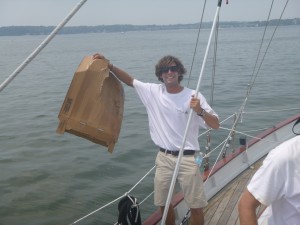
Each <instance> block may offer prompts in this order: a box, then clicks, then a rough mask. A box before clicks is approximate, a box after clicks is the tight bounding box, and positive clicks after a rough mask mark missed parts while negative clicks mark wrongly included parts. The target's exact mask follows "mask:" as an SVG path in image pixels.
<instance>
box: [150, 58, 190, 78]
mask: <svg viewBox="0 0 300 225" xmlns="http://www.w3.org/2000/svg"><path fill="white" fill-rule="evenodd" d="M172 63H175V64H176V66H177V67H178V74H179V77H178V81H179V83H180V81H182V79H183V75H184V74H185V73H186V69H185V68H184V66H183V64H182V62H181V61H180V60H179V59H178V58H176V57H174V56H171V55H167V56H164V57H162V58H161V59H160V60H159V61H158V63H157V64H156V65H155V75H156V76H157V78H158V80H159V81H161V82H164V81H163V79H162V78H161V74H162V72H161V68H162V67H166V66H169V65H171V64H172Z"/></svg>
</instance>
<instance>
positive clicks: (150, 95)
mask: <svg viewBox="0 0 300 225" xmlns="http://www.w3.org/2000/svg"><path fill="white" fill-rule="evenodd" d="M93 58H94V59H105V57H104V56H103V55H101V54H98V53H97V54H95V55H94V56H93ZM108 67H109V69H110V70H111V72H113V73H114V74H115V75H116V76H117V77H118V79H119V80H121V81H122V82H124V83H125V84H127V85H129V86H131V87H134V88H135V90H136V92H137V94H138V96H139V97H140V99H141V101H142V102H143V104H144V106H145V107H146V110H147V114H148V120H149V127H150V135H151V138H152V140H153V142H154V143H155V144H156V145H157V147H158V149H159V151H158V154H157V157H156V173H155V178H154V203H155V205H157V206H159V207H160V209H161V212H162V213H163V211H164V206H165V204H166V201H167V196H168V192H169V188H170V184H171V181H172V176H173V172H174V169H175V166H176V161H177V156H178V152H179V150H180V148H181V145H182V142H183V136H184V132H185V128H186V125H187V121H188V117H189V111H190V110H191V109H192V110H193V111H194V112H193V115H192V119H191V120H192V121H191V125H190V129H189V132H188V134H187V138H186V144H185V148H184V149H185V151H184V153H183V157H182V161H181V164H180V169H179V172H178V176H177V181H178V182H179V184H180V186H181V189H182V191H183V193H184V199H185V201H186V203H187V205H188V206H189V208H190V209H191V220H192V225H204V216H203V211H202V208H203V207H204V206H206V204H207V202H206V199H205V195H204V189H203V182H202V177H201V174H200V171H199V168H198V166H197V164H196V163H195V159H194V154H195V150H198V151H199V150H200V149H199V143H198V133H199V128H200V126H202V127H205V128H206V125H208V126H209V127H211V128H215V129H217V128H219V120H218V116H217V114H216V113H215V112H214V111H213V109H212V108H211V107H210V106H209V105H208V103H207V102H206V100H205V98H204V97H203V95H202V94H201V93H198V95H196V93H195V91H194V90H191V89H189V88H186V87H183V86H181V85H180V82H181V80H182V79H183V75H184V74H185V73H186V69H185V68H184V66H183V64H182V63H181V61H180V60H179V59H178V58H176V57H173V56H165V57H163V58H162V59H161V60H159V62H158V64H157V65H156V67H155V74H156V76H157V78H158V80H159V81H161V82H162V84H154V83H143V82H141V81H139V80H137V79H134V78H133V77H131V76H130V75H129V74H128V73H126V72H125V71H123V70H121V69H120V68H117V67H116V66H114V65H113V64H111V63H109V66H108ZM196 96H197V97H196ZM166 224H167V225H175V213H174V209H173V206H172V205H171V206H170V207H169V210H168V215H167V219H166Z"/></svg>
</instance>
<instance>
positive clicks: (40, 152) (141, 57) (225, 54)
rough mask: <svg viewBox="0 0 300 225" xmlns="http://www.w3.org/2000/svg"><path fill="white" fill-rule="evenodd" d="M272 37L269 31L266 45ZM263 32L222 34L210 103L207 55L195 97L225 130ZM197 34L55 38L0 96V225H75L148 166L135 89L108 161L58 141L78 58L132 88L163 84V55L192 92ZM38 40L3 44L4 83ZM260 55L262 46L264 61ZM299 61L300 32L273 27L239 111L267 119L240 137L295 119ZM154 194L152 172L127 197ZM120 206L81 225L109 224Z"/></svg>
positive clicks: (247, 125) (247, 121)
mask: <svg viewBox="0 0 300 225" xmlns="http://www.w3.org/2000/svg"><path fill="white" fill-rule="evenodd" d="M273 29H274V27H270V28H269V29H268V30H267V34H266V40H267V41H268V40H269V39H270V38H271V34H272V31H273ZM263 31H264V30H263V28H234V29H231V28H228V29H221V30H219V34H218V36H219V41H218V45H217V49H218V53H217V66H216V75H215V79H214V91H213V98H212V94H211V87H212V85H211V83H212V78H211V77H212V72H211V70H212V69H211V67H212V64H213V61H212V57H211V56H212V50H211V51H210V54H209V58H208V61H207V66H206V68H205V72H204V75H203V79H202V81H201V85H200V91H201V92H202V93H203V94H204V95H205V96H206V98H207V100H208V101H209V102H211V104H212V105H213V108H214V109H215V111H216V112H217V113H218V114H219V116H220V120H221V121H222V120H224V119H226V118H227V117H228V116H230V115H232V114H233V113H234V112H237V111H238V110H239V108H240V106H241V104H242V103H243V101H244V99H245V96H246V90H247V87H248V85H249V84H250V83H251V75H252V74H253V66H254V64H255V62H256V56H257V54H258V50H259V46H260V41H261V36H262V34H263ZM197 32H198V31H197V30H171V31H163V30H162V31H140V32H125V33H97V34H78V35H58V36H56V37H55V38H54V39H53V40H52V42H51V43H50V44H49V45H48V46H47V47H46V48H45V49H44V50H43V51H42V52H41V53H40V54H39V55H38V56H37V57H36V58H35V59H34V60H33V61H32V62H31V63H30V64H29V65H28V66H27V67H26V68H25V69H24V70H23V71H22V72H21V73H20V74H19V75H18V76H17V77H16V78H15V80H13V82H12V83H11V84H9V85H8V86H7V87H6V88H5V89H4V90H3V91H2V92H1V93H0V126H1V133H0V197H1V198H0V199H1V200H0V224H1V225H17V224H28V225H53V224H56V225H66V224H71V223H72V222H74V221H76V220H77V219H79V218H81V217H83V216H85V215H87V214H88V213H90V212H92V211H94V210H96V209H98V208H100V207H102V206H104V205H105V204H107V203H109V202H111V201H112V200H114V199H116V198H118V197H119V196H121V195H123V194H124V193H125V192H127V191H128V190H129V189H130V188H131V187H132V186H133V185H134V184H135V183H137V182H138V181H139V179H140V178H141V177H143V176H144V175H145V174H146V173H147V172H148V171H149V170H150V169H151V168H152V167H153V166H154V160H155V156H156V154H157V151H158V150H157V147H156V146H154V144H153V143H152V141H151V139H150V135H149V130H148V121H147V115H146V111H145V109H144V106H143V105H142V103H141V102H140V101H139V100H138V98H137V95H136V94H135V92H134V89H133V88H130V87H127V86H124V91H125V106H124V117H123V123H122V129H121V132H120V136H119V140H118V143H117V144H116V146H115V149H114V152H113V153H112V154H110V153H108V152H107V149H106V148H105V147H103V146H100V145H96V144H94V143H91V142H89V141H87V140H85V139H82V138H79V137H76V136H74V135H71V134H68V133H66V134H64V135H58V134H56V132H55V131H56V128H57V125H58V119H57V116H58V113H59V110H60V107H61V105H62V103H63V100H64V97H65V95H66V92H67V90H68V88H69V85H70V82H71V80H72V78H73V74H74V72H75V70H76V68H77V66H78V65H79V63H80V61H81V60H82V58H83V57H84V56H86V55H91V54H93V53H96V52H101V53H102V54H104V55H105V56H106V57H107V58H108V59H110V61H111V62H112V63H113V64H114V65H116V66H118V67H120V68H123V69H124V70H126V71H127V72H129V73H130V74H131V75H132V76H134V77H136V78H137V79H140V80H142V81H146V82H159V81H158V80H157V78H156V76H155V74H154V66H155V64H156V63H157V61H158V60H159V59H160V58H161V57H162V56H164V55H167V54H171V55H175V56H177V57H179V58H180V59H181V60H182V61H183V63H184V65H185V66H186V68H187V70H188V72H187V74H186V76H185V78H184V80H183V85H185V86H187V85H188V86H189V87H191V88H196V84H197V81H198V76H199V73H200V68H201V64H202V60H203V56H204V50H205V48H206V43H207V39H208V35H209V32H210V31H209V30H203V31H201V33H200V41H199V44H198V48H197V51H196V56H195V58H194V64H193V68H192V70H191V65H192V61H193V55H194V50H195V44H196V39H197ZM44 38H45V36H30V35H28V36H20V37H0V82H3V81H4V79H6V78H7V77H8V76H9V75H10V74H11V73H12V72H13V71H14V70H15V69H16V68H17V66H19V65H20V63H21V62H22V61H23V60H24V59H25V58H26V57H27V56H28V55H29V54H30V53H31V52H32V51H33V50H34V49H35V48H36V47H37V46H38V45H39V44H40V43H41V42H42V41H43V40H44ZM265 48H266V44H265V43H264V44H263V45H262V54H264V51H265ZM260 59H261V57H260ZM299 60H300V26H285V27H284V26H283V27H279V28H278V30H277V33H276V35H275V37H274V39H273V41H272V43H271V45H270V48H269V51H268V52H267V54H266V56H265V60H264V63H263V64H262V66H261V69H260V71H259V73H258V76H257V78H256V82H255V85H254V86H253V88H252V89H251V95H250V97H249V99H248V101H247V105H246V108H245V111H246V112H254V111H265V112H264V113H261V114H254V113H253V114H249V115H248V116H245V118H243V124H241V128H240V129H241V130H243V129H247V130H253V129H256V128H257V127H264V128H268V127H271V126H272V125H274V124H276V123H277V122H279V121H281V120H283V119H285V118H288V117H289V116H292V115H294V114H297V113H299V107H300V104H299V103H300V63H299ZM190 71H191V73H190ZM189 75H190V76H189ZM293 108H296V109H293ZM297 108H298V109H297ZM272 109H273V110H277V109H287V110H285V111H280V112H277V111H271V110H272ZM230 122H232V120H231V121H230ZM230 125H231V124H228V125H225V124H222V127H230ZM225 135H226V134H225V132H224V131H223V130H222V129H219V130H218V131H215V132H213V135H212V140H213V143H214V145H217V143H218V141H219V140H221V139H222V138H223V137H225ZM205 142H206V140H205V137H204V138H200V146H201V148H202V149H203V150H204V146H205ZM212 147H214V146H212ZM152 190H153V173H150V175H149V176H148V177H147V178H146V179H145V180H144V181H143V182H142V183H141V184H140V185H139V186H138V187H137V188H136V189H134V190H133V191H132V193H130V194H132V195H133V196H135V197H137V198H138V199H139V201H141V200H142V199H144V198H145V197H146V196H147V195H148V194H149V193H151V192H152ZM117 203H118V202H115V203H114V204H112V205H110V206H109V207H107V208H105V209H104V210H100V211H98V212H96V213H94V214H93V215H91V216H89V217H87V218H86V219H83V220H82V221H80V222H78V223H77V224H101V225H102V224H104V225H105V224H114V223H115V222H116V221H117V216H118V210H117ZM154 210H155V207H154V206H153V197H152V196H151V197H150V198H149V199H148V200H147V201H145V202H144V203H143V204H142V206H141V216H142V219H145V218H146V217H147V216H149V215H150V214H151V213H152V212H153V211H154Z"/></svg>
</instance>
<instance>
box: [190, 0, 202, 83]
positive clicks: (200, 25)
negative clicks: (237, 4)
mask: <svg viewBox="0 0 300 225" xmlns="http://www.w3.org/2000/svg"><path fill="white" fill-rule="evenodd" d="M205 7H206V0H205V1H204V4H203V10H202V14H201V20H200V24H199V28H198V35H197V40H196V46H195V49H194V54H193V60H192V65H191V69H190V73H189V77H188V83H187V87H189V84H190V79H191V74H192V70H193V66H194V62H195V57H196V51H197V48H198V43H199V37H200V31H201V27H202V21H203V16H204V11H205Z"/></svg>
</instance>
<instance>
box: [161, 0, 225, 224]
mask: <svg viewBox="0 0 300 225" xmlns="http://www.w3.org/2000/svg"><path fill="white" fill-rule="evenodd" d="M221 5H222V0H218V6H217V10H216V13H215V17H214V20H213V24H212V28H211V32H210V35H209V39H208V43H207V46H206V51H205V54H204V59H203V62H202V67H201V71H200V74H199V78H198V83H197V87H196V90H195V91H196V97H197V95H198V92H199V89H200V84H201V80H202V76H203V72H204V68H205V65H206V61H207V58H208V53H209V49H210V45H211V40H212V36H213V34H214V31H215V29H216V24H217V20H218V17H219V13H220V9H221ZM192 113H193V111H192V110H190V113H189V117H188V121H187V125H186V129H185V132H184V136H183V141H182V145H181V147H180V150H179V154H178V158H177V162H176V167H175V170H174V173H173V177H172V181H171V185H170V189H169V193H168V198H167V202H166V205H165V210H164V213H163V217H162V221H161V224H162V225H164V224H165V222H166V218H167V215H168V211H169V206H170V203H171V199H172V194H173V191H174V187H175V182H176V179H177V175H178V171H179V167H180V163H181V159H182V156H183V149H184V146H185V142H186V137H187V133H188V130H189V127H190V123H191V118H192Z"/></svg>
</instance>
